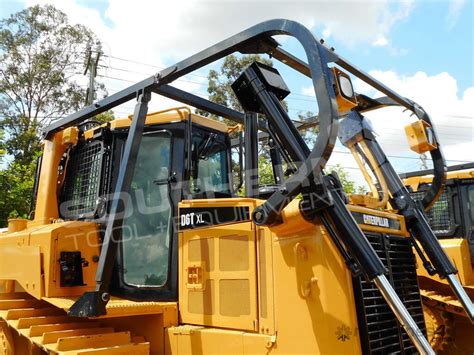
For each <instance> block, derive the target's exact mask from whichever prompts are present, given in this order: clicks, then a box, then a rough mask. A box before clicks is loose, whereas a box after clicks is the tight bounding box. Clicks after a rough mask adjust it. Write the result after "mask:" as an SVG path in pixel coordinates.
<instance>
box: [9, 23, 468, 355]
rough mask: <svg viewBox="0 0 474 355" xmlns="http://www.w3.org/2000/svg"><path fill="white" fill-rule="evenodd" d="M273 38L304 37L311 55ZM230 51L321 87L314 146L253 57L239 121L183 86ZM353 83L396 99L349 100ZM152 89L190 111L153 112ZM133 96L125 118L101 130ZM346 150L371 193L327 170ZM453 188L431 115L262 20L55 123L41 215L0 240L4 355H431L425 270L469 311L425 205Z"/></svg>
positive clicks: (42, 166)
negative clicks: (422, 179) (264, 153)
mask: <svg viewBox="0 0 474 355" xmlns="http://www.w3.org/2000/svg"><path fill="white" fill-rule="evenodd" d="M277 35H278V36H280V35H286V36H290V37H293V38H294V39H295V40H296V41H298V42H299V43H300V44H301V47H302V49H303V51H304V53H305V55H306V59H305V60H302V59H300V58H298V57H297V56H295V55H293V54H292V53H290V52H288V51H286V50H284V49H282V48H281V46H280V45H279V43H278V42H277V41H276V40H275V38H274V36H277ZM234 52H238V53H242V54H248V53H253V54H268V55H270V56H271V57H273V58H275V59H276V60H278V61H280V62H281V63H283V64H285V65H287V66H289V67H290V68H292V69H294V73H295V75H296V74H299V75H303V76H306V77H307V78H309V79H310V80H311V82H312V84H313V87H314V92H315V98H316V103H317V108H318V111H319V112H318V121H317V124H318V134H317V140H316V142H315V143H314V147H313V148H312V149H310V148H309V147H308V145H307V144H306V142H305V140H304V139H303V137H302V135H301V134H300V131H299V128H301V125H300V123H297V122H294V121H292V120H291V119H290V117H289V115H288V113H287V111H286V110H285V108H284V105H283V104H282V100H284V99H285V97H287V96H288V95H289V94H290V90H289V89H288V87H287V85H286V83H285V81H284V80H283V77H282V76H281V75H280V73H279V72H278V70H277V69H275V68H273V67H270V66H267V65H264V64H262V63H258V62H255V63H253V64H251V65H250V66H249V67H247V68H246V69H245V70H243V72H242V73H241V75H240V76H239V77H238V79H237V80H236V81H235V82H234V83H233V85H232V89H233V91H234V93H235V95H236V98H237V99H238V101H239V103H240V105H241V107H242V108H243V109H242V112H240V111H236V110H233V109H230V108H228V107H225V106H222V105H219V104H216V103H214V102H211V101H209V100H207V99H203V98H202V97H200V96H197V95H194V94H192V93H189V92H186V91H184V90H181V89H179V88H177V87H175V86H173V85H172V84H173V82H174V81H175V80H177V79H179V78H180V77H182V76H184V75H186V74H189V73H191V72H193V71H195V70H198V69H200V68H202V67H204V66H206V65H209V64H211V63H213V62H215V61H218V60H220V59H221V58H223V57H225V56H226V55H229V54H231V53H234ZM351 77H355V78H359V79H360V80H363V81H364V82H366V83H367V84H368V85H370V86H371V87H373V88H374V89H376V90H378V91H379V92H381V93H383V94H384V95H386V96H383V97H380V98H370V97H367V96H364V95H361V94H357V93H356V92H355V91H354V89H353V86H352V82H351ZM152 94H156V95H161V96H164V97H167V98H170V99H173V100H176V101H178V102H180V103H182V104H183V105H184V106H182V107H177V108H173V109H169V110H165V111H160V112H155V113H148V112H147V108H148V103H149V101H150V100H151V98H152ZM130 100H136V106H135V111H134V113H133V115H131V116H129V117H127V118H122V119H116V120H113V121H111V122H108V123H105V124H100V123H98V122H94V119H93V118H94V116H96V115H97V114H99V113H101V112H104V111H106V110H110V109H113V108H114V107H116V106H118V105H120V104H122V103H124V102H127V101H130ZM387 106H400V107H402V108H403V109H407V110H409V111H411V112H412V113H413V114H414V116H415V117H416V119H414V122H413V123H412V124H410V125H409V126H408V127H407V128H406V130H407V137H408V140H409V144H410V146H411V148H412V149H414V150H415V151H418V152H420V153H428V152H429V153H430V155H431V157H432V159H433V166H434V172H433V177H432V180H431V183H430V184H429V186H428V187H427V189H426V190H423V194H422V196H421V199H415V198H413V197H412V195H411V194H410V191H409V190H408V189H407V188H406V187H405V185H404V184H403V182H402V180H401V179H400V177H399V176H398V175H397V173H396V172H395V170H394V169H393V167H392V165H391V164H390V162H389V160H388V159H387V157H386V156H385V154H384V152H383V150H382V148H381V146H380V145H379V144H378V143H377V140H376V138H375V135H374V134H373V133H372V129H371V126H370V124H369V123H368V121H367V119H365V118H364V112H367V111H377V110H379V109H383V108H384V107H387ZM190 107H192V108H196V109H199V110H200V111H199V112H207V113H209V114H212V115H214V116H217V117H221V118H226V119H228V120H231V121H234V122H236V126H235V127H228V126H227V125H225V124H224V123H222V122H219V121H216V120H212V119H210V118H206V117H203V116H200V115H197V114H195V113H193V112H194V111H192V110H191V109H190ZM381 116H382V118H381V119H383V114H381ZM235 136H238V138H235ZM337 139H339V140H340V142H341V143H342V144H344V145H345V146H346V147H348V148H349V149H350V151H351V152H352V153H353V155H354V159H355V160H356V161H357V162H358V163H359V164H360V167H361V169H362V171H363V173H364V176H366V178H367V181H368V182H369V185H370V188H371V192H370V193H369V194H367V195H352V196H347V195H346V194H345V193H344V191H343V189H342V185H341V182H340V179H339V178H338V176H337V174H335V173H325V171H324V168H325V165H326V163H327V161H328V159H329V158H330V156H331V153H332V150H333V148H334V146H335V144H336V140H337ZM262 141H264V142H265V144H266V145H267V146H268V147H269V153H268V157H267V159H268V161H269V162H271V164H272V167H273V170H272V174H273V179H274V184H272V185H267V186H261V185H260V184H259V170H258V160H259V148H258V147H259V142H262ZM233 149H234V150H233ZM235 150H236V151H237V152H238V153H235ZM235 154H237V155H238V157H239V159H238V163H237V164H236V163H233V162H232V156H233V155H235ZM445 181H446V166H445V160H444V158H443V155H442V151H441V146H440V144H439V141H438V138H437V135H436V131H435V129H434V127H433V123H432V121H431V120H430V117H429V115H428V114H427V113H426V112H425V111H424V110H423V108H422V107H420V106H419V105H418V104H416V103H415V102H413V101H411V100H409V99H407V98H404V97H403V96H401V95H399V94H398V93H396V92H395V91H393V90H392V89H390V88H389V87H387V86H385V85H384V84H382V83H380V82H379V81H377V80H376V79H374V78H373V77H371V76H370V75H369V74H367V73H365V72H364V71H362V70H361V69H359V68H357V67H356V66H354V65H353V64H351V63H350V62H349V61H347V60H346V59H344V58H342V57H341V56H340V55H338V54H337V53H336V52H335V51H334V50H333V49H332V48H329V47H327V46H326V45H324V43H322V42H320V41H318V40H317V39H316V38H315V37H314V35H313V34H312V33H311V32H310V31H309V30H308V29H307V28H305V27H304V26H302V25H300V24H298V23H296V22H293V21H289V20H270V21H266V22H263V23H260V24H257V25H255V26H253V27H251V28H249V29H247V30H244V31H243V32H241V33H238V34H236V35H235V36H232V37H230V38H228V39H226V40H224V41H222V42H219V43H217V44H215V45H214V46H212V47H209V48H208V49H205V50H203V51H201V52H199V53H197V54H195V55H193V56H191V57H189V58H187V59H185V60H183V61H181V62H179V63H177V64H175V65H173V66H171V67H169V68H166V69H165V70H162V71H161V72H159V73H158V74H156V75H154V76H151V77H149V78H147V79H145V80H143V81H141V82H138V83H136V84H134V85H132V86H130V87H128V88H126V89H124V90H122V91H120V92H118V93H115V94H113V95H111V96H110V97H107V98H105V99H103V100H100V101H98V102H95V103H94V104H93V105H91V106H88V107H86V108H84V109H82V110H81V111H79V112H76V113H74V114H71V115H70V116H68V117H64V118H62V119H60V120H58V121H56V122H54V123H52V124H51V125H50V126H49V127H47V128H46V130H45V132H44V148H43V154H42V157H41V159H40V161H39V164H38V169H37V174H36V183H35V189H34V190H35V194H34V196H35V198H34V214H33V215H32V216H31V219H29V220H24V219H15V220H10V221H9V224H8V231H5V232H4V233H2V234H0V280H1V293H0V352H2V353H3V354H18V355H22V354H43V353H49V354H250V353H251V354H360V353H363V354H386V353H393V354H411V353H421V354H434V353H435V352H434V350H433V347H436V341H437V339H436V332H434V333H433V332H432V331H430V329H428V326H427V325H429V324H431V323H429V322H426V321H425V320H426V317H425V315H424V308H425V310H426V309H427V308H426V307H431V306H430V305H428V306H427V304H426V303H425V304H423V303H422V299H421V289H420V284H419V279H418V277H417V268H418V269H419V268H420V267H423V265H420V264H419V263H418V264H417V259H416V258H417V257H418V258H422V259H421V260H428V259H429V263H428V262H426V263H424V266H425V267H427V268H428V270H429V272H430V273H432V274H436V275H438V276H439V278H440V279H442V280H445V281H443V282H445V284H446V285H448V287H450V289H452V290H453V291H452V292H453V293H454V295H455V296H456V298H457V299H458V300H459V303H458V306H457V307H458V308H459V309H457V311H458V313H459V314H461V313H462V314H463V317H465V318H466V319H469V320H470V321H471V322H472V320H473V318H474V310H473V304H472V300H471V299H470V298H469V295H468V293H467V291H468V290H467V288H466V287H463V285H462V284H461V282H460V281H459V279H458V276H457V273H458V269H459V265H454V264H453V263H452V260H451V259H450V258H449V257H448V256H447V255H446V253H445V251H444V250H443V248H442V246H441V245H440V243H439V240H438V238H437V237H436V235H435V234H434V232H433V230H432V228H431V227H430V225H429V222H428V220H427V219H426V217H425V213H424V211H423V210H424V209H429V208H430V207H431V206H432V205H433V203H435V202H436V201H437V200H438V197H439V196H440V194H441V193H442V191H443V187H444V185H445ZM242 185H243V186H244V188H245V196H244V197H241V196H238V195H237V194H236V191H237V190H236V187H237V188H238V187H241V186H242ZM416 254H420V255H421V256H416ZM456 267H457V268H456ZM460 277H461V280H463V279H462V277H463V276H462V274H461V275H460ZM469 341H470V344H468V345H470V346H471V349H472V340H470V339H467V340H466V343H467V342H469ZM468 351H469V350H468Z"/></svg>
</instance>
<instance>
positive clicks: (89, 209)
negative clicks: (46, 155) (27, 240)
mask: <svg viewBox="0 0 474 355" xmlns="http://www.w3.org/2000/svg"><path fill="white" fill-rule="evenodd" d="M103 153H104V147H103V143H102V142H101V141H90V142H87V143H85V144H84V145H81V146H79V147H77V148H76V149H74V150H73V151H72V152H71V155H70V158H69V163H68V167H67V172H66V181H65V182H64V190H63V191H64V192H63V196H62V204H61V215H62V217H64V218H71V219H72V218H87V217H93V216H94V214H95V211H96V207H97V199H98V197H99V193H100V186H101V175H102V165H103V160H104V159H103V158H104V154H103Z"/></svg>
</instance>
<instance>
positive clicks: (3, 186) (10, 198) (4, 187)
mask: <svg viewBox="0 0 474 355" xmlns="http://www.w3.org/2000/svg"><path fill="white" fill-rule="evenodd" d="M35 169H36V161H33V162H31V163H30V164H27V165H25V164H22V163H20V162H15V161H14V162H12V163H11V164H10V165H9V166H8V168H7V169H4V170H0V191H2V198H1V199H0V226H6V225H7V223H8V219H9V218H17V217H21V218H27V217H28V213H29V212H30V207H31V198H32V190H33V184H34V175H35Z"/></svg>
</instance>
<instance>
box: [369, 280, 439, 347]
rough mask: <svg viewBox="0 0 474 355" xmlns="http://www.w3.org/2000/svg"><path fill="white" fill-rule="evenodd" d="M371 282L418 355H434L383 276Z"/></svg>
mask: <svg viewBox="0 0 474 355" xmlns="http://www.w3.org/2000/svg"><path fill="white" fill-rule="evenodd" d="M373 281H374V283H375V285H376V286H377V288H378V289H379V290H380V292H381V293H382V296H383V298H385V301H387V303H388V305H389V306H390V308H391V309H392V311H393V313H394V314H395V316H396V317H397V319H398V321H399V322H400V324H401V325H402V327H403V328H404V329H405V331H406V332H407V334H408V336H409V337H410V339H411V341H412V342H413V344H414V345H415V347H416V348H417V349H418V351H419V352H420V354H427V355H435V352H434V350H433V349H432V348H431V346H430V343H429V342H428V340H426V338H425V336H424V335H423V333H422V332H421V330H420V328H418V325H417V324H416V323H415V321H414V320H413V318H412V317H411V316H410V313H408V311H407V309H406V308H405V306H404V304H403V303H402V301H401V300H400V298H399V297H398V295H397V294H396V293H395V290H394V289H393V287H392V285H391V284H390V282H388V280H387V278H386V277H385V275H379V276H376V277H375V278H374V280H373Z"/></svg>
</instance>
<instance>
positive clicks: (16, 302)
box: [0, 298, 46, 311]
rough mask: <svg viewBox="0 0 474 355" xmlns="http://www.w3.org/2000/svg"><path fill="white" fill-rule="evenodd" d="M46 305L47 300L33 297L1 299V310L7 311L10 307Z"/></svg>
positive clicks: (20, 307)
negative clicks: (43, 300)
mask: <svg viewBox="0 0 474 355" xmlns="http://www.w3.org/2000/svg"><path fill="white" fill-rule="evenodd" d="M44 306H46V304H45V302H42V301H40V300H37V299H36V298H32V299H23V298H19V299H12V300H1V299H0V311H6V310H10V309H22V308H23V309H24V308H40V307H44Z"/></svg>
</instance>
